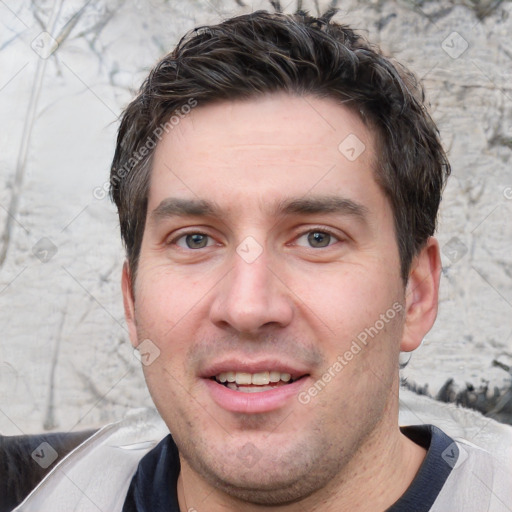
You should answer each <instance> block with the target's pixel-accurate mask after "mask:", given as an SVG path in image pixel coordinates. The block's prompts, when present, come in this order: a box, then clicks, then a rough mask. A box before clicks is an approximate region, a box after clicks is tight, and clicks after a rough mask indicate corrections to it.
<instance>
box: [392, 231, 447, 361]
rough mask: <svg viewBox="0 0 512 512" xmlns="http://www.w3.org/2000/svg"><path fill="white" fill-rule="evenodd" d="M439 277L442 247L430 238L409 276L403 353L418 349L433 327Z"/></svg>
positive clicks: (401, 348) (416, 259)
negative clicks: (440, 248) (440, 249)
mask: <svg viewBox="0 0 512 512" xmlns="http://www.w3.org/2000/svg"><path fill="white" fill-rule="evenodd" d="M440 277H441V256H440V254H439V244H438V242H437V240H436V239H435V238H434V237H430V238H429V239H428V240H427V243H426V245H425V247H423V249H422V250H421V251H420V252H419V254H417V255H416V256H415V257H414V259H413V261H412V264H411V270H410V272H409V279H408V281H407V287H406V290H405V325H404V333H403V337H402V343H401V344H400V350H401V351H402V352H411V351H412V350H415V349H416V348H418V347H419V346H420V344H421V342H422V341H423V337H424V336H425V335H426V334H427V332H428V331H430V329H431V328H432V325H434V321H435V319H436V316H437V303H438V298H439V279H440Z"/></svg>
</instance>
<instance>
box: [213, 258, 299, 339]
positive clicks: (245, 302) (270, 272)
mask: <svg viewBox="0 0 512 512" xmlns="http://www.w3.org/2000/svg"><path fill="white" fill-rule="evenodd" d="M230 263H231V269H230V271H229V272H228V273H227V275H226V276H225V277H224V278H223V279H222V280H221V282H220V283H219V284H218V287H216V295H215V298H214V300H213V303H212V305H211V309H210V320H211V322H212V323H214V324H215V325H217V326H218V327H220V328H223V329H226V328H231V329H234V330H235V331H237V332H239V333H250V334H258V333H259V332H261V331H262V330H264V329H268V328H269V327H286V326H287V325H288V324H290V322H291V320H292V317H293V304H292V300H291V295H292V294H291V293H290V292H289V290H288V288H287V287H286V285H285V284H284V283H283V281H282V280H281V277H280V276H279V273H278V272H277V271H276V270H275V269H272V268H270V266H269V259H268V258H267V255H266V253H265V251H264V252H263V253H262V254H261V255H260V256H259V257H258V258H257V259H256V260H255V261H252V262H248V261H246V260H244V258H243V257H241V256H240V255H239V254H238V253H234V254H233V256H232V258H231V261H230Z"/></svg>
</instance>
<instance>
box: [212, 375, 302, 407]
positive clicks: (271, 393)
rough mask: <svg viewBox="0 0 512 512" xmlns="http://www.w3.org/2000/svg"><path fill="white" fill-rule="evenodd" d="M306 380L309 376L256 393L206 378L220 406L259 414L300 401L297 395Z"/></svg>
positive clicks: (215, 400)
mask: <svg viewBox="0 0 512 512" xmlns="http://www.w3.org/2000/svg"><path fill="white" fill-rule="evenodd" d="M306 380H307V377H302V378H301V379H298V380H296V381H295V382H292V383H291V384H286V385H284V386H278V387H276V388H275V389H272V390H268V391H259V392H256V393H244V392H243V391H235V390H233V389H229V388H227V387H226V386H224V385H223V384H219V383H218V382H217V381H216V380H212V379H204V382H205V383H206V387H207V388H208V391H209V392H210V394H211V396H212V398H213V401H214V402H215V403H216V404H217V405H218V406H220V407H222V408H223V409H225V410H227V411H230V412H238V413H243V414H257V413H262V412H270V411H274V410H276V409H280V408H281V407H284V406H285V405H286V404H288V403H289V402H290V400H297V401H298V399H297V396H298V394H299V391H300V389H301V388H302V387H303V386H304V384H305V383H306Z"/></svg>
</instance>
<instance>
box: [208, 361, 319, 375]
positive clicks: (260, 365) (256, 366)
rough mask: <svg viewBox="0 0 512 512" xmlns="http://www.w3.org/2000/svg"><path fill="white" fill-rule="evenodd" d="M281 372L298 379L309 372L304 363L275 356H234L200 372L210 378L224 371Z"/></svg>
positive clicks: (212, 364)
mask: <svg viewBox="0 0 512 512" xmlns="http://www.w3.org/2000/svg"><path fill="white" fill-rule="evenodd" d="M267 371H269V372H271V371H275V372H280V373H289V374H290V375H291V377H292V379H294V380H295V379H298V378H299V377H303V376H304V375H306V374H308V373H309V372H308V370H307V369H306V367H305V366H304V365H301V364H298V363H291V362H286V361H283V360H277V359H274V358H268V359H258V360H252V361H251V360H250V359H249V358H243V359H242V358H240V357H233V358H229V359H223V360H220V361H215V362H213V363H210V364H208V365H207V366H206V367H205V368H204V369H202V371H201V373H200V377H202V378H205V379H209V378H211V377H215V376H216V375H219V374H220V373H223V372H245V373H259V372H267Z"/></svg>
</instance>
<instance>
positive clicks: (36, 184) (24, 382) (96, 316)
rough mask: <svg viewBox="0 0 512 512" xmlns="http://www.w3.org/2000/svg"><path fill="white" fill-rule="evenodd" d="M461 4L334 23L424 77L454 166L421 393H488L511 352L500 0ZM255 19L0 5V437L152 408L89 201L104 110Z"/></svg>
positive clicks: (507, 135)
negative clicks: (198, 30)
mask: <svg viewBox="0 0 512 512" xmlns="http://www.w3.org/2000/svg"><path fill="white" fill-rule="evenodd" d="M319 3H320V4H321V5H320V7H321V8H323V7H324V6H325V5H326V4H327V2H319ZM340 3H341V2H340ZM466 3H467V4H468V5H465V3H464V2H463V1H460V2H456V3H453V2H428V1H424V2H406V1H389V2H382V1H377V2H376V1H360V2H356V1H353V0H351V1H344V2H342V6H341V12H340V14H339V15H338V19H340V20H344V21H346V22H349V23H353V24H354V25H355V26H356V27H358V28H360V29H361V30H363V31H364V32H365V33H366V34H367V35H368V36H369V37H370V39H372V40H373V41H375V42H377V43H379V44H380V45H381V46H382V48H383V49H384V50H385V51H386V52H388V53H391V54H393V55H395V56H396V57H397V59H398V60H400V61H403V62H404V63H406V64H407V65H408V66H410V67H411V68H412V69H413V70H414V71H415V72H416V73H417V74H418V75H419V76H420V77H422V78H423V80H424V83H425V85H426V88H427V93H428V97H429V100H430V103H431V107H432V112H433V116H434V118H435V119H436V121H437V122H438V123H439V127H440V129H441V132H442V138H443V141H444V144H445V146H446V147H447V148H448V151H449V156H450V159H451V162H452V165H453V176H452V178H451V180H450V183H449V185H448V187H447V189H446V193H445V197H444V203H443V207H442V212H441V216H440V230H439V240H440V242H441V245H442V248H443V249H442V250H443V265H444V271H443V282H442V291H441V304H440V313H439V319H438V322H437V325H436V327H435V328H434V329H433V331H432V332H431V333H430V334H429V335H428V336H427V338H426V339H425V341H424V343H423V346H422V347H421V348H420V349H419V350H418V351H417V352H415V353H414V354H413V356H412V358H411V360H410V363H409V365H408V367H407V368H406V370H405V371H404V374H405V375H406V376H407V377H408V378H409V380H411V381H414V382H416V383H418V384H420V385H422V384H425V383H428V384H429V386H430V389H431V391H435V390H436V389H438V388H439V386H440V385H441V384H442V383H443V382H444V381H445V380H446V379H447V378H448V377H453V378H454V379H455V381H456V382H458V383H460V384H464V382H466V381H471V382H473V383H474V384H479V383H480V382H481V380H482V379H488V380H490V381H491V383H492V384H502V383H503V382H504V380H505V379H506V377H507V375H506V374H505V372H503V370H500V369H497V368H495V367H493V366H492V361H493V359H495V358H501V359H502V360H503V361H505V360H506V359H507V353H508V354H509V356H510V357H512V347H511V345H512V320H511V318H512V220H511V219H512V215H511V213H512V171H511V162H512V160H511V156H512V85H511V84H512V81H511V79H512V37H511V35H512V3H510V2H505V1H504V2H490V3H489V2H480V3H479V4H478V7H477V8H475V7H472V6H473V3H472V2H469V1H468V2H466ZM240 4H245V6H242V5H240ZM282 4H283V6H285V5H286V4H287V5H286V10H287V11H292V10H294V8H295V6H296V2H282ZM303 7H304V8H310V9H311V11H312V12H313V13H315V12H316V6H315V2H309V3H308V2H303ZM257 8H266V9H268V8H269V3H268V2H265V1H260V2H249V1H248V0H244V1H243V2H242V1H238V2H235V1H234V0H233V1H231V0H224V1H220V0H217V1H215V0H210V1H208V0H186V1H180V2H177V1H176V2H174V1H167V2H166V1H163V0H150V1H149V0H146V1H143V0H137V1H131V2H130V1H126V2H123V1H120V0H98V1H94V2H85V1H84V2H80V1H77V0H76V1H74V0H66V1H64V2H60V1H54V2H49V1H48V2H37V1H35V0H33V2H30V1H28V0H22V1H16V2H15V1H9V0H5V1H4V2H0V116H1V117H0V118H1V120H2V137H1V139H0V175H1V177H2V179H1V182H0V233H1V234H2V238H1V239H0V251H1V252H0V262H1V263H0V325H1V326H2V330H1V334H0V432H1V433H4V434H17V433H22V432H35V431H41V430H43V429H55V428H56V429H60V430H71V429H78V428H85V427H87V426H92V425H99V424H103V423H105V422H107V421H111V420H114V419H116V418H119V417H122V416H123V415H124V413H125V412H126V411H127V410H128V409H130V408H133V407H138V406H141V405H148V404H149V403H150V398H149V396H148V393H147V391H146V389H145V384H144V382H143V378H142V373H141V371H140V368H139V362H138V361H137V360H136V359H135V357H134V356H133V352H132V349H131V347H130V344H129V341H128V336H127V331H126V327H125V324H124V320H123V314H122V302H121V294H120V285H119V278H120V270H121V264H122V261H123V253H122V247H121V244H120V241H119V235H118V225H117V219H116V214H115V210H114V208H113V206H112V205H111V204H110V202H109V200H108V198H107V197H102V193H101V191H100V190H99V189H101V187H102V186H103V185H104V184H105V182H106V180H107V179H108V167H109V163H110V159H111V157H112V154H113V148H114V138H115V131H116V128H117V117H118V115H119V114H120V112H121V110H122V108H123V106H124V105H125V104H126V103H127V102H128V101H129V99H130V98H131V97H132V95H133V92H134V90H135V89H136V88H137V87H138V86H139V84H140V82H141V81H142V79H143V78H144V77H145V75H146V73H147V71H148V70H149V68H150V67H151V66H152V64H153V63H154V62H155V61H156V60H157V59H158V58H159V57H160V56H161V55H162V54H163V53H165V52H166V51H168V50H170V49H171V48H172V47H173V45H174V44H175V43H176V42H177V40H178V38H179V37H180V36H181V35H182V34H183V33H184V32H185V31H186V30H188V29H191V28H193V27H194V26H196V25H198V24H202V23H209V22H216V21H219V20H220V19H221V18H224V17H227V16H230V15H233V14H236V13H243V12H248V11H250V10H254V9H257ZM98 188H99V189H98Z"/></svg>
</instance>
